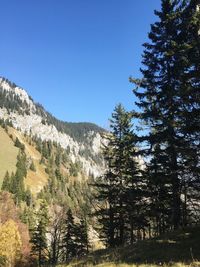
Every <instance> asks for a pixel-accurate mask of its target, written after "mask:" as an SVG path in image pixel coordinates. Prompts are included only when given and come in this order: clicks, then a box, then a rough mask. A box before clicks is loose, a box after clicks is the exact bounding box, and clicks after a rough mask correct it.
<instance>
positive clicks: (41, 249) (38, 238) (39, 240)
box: [30, 201, 49, 267]
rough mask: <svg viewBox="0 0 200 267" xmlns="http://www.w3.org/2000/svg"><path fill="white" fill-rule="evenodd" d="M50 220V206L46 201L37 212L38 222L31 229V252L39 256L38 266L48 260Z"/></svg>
mask: <svg viewBox="0 0 200 267" xmlns="http://www.w3.org/2000/svg"><path fill="white" fill-rule="evenodd" d="M48 222H49V216H48V208H47V204H46V202H45V201H42V203H41V204H40V209H39V211H38V212H37V223H36V225H35V227H34V228H33V229H32V230H31V240H30V242H31V244H32V247H31V254H32V255H35V256H37V260H38V266H39V267H40V266H42V265H43V264H44V263H45V262H46V261H47V226H48Z"/></svg>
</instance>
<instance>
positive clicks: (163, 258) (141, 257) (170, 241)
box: [70, 227, 200, 267]
mask: <svg viewBox="0 0 200 267" xmlns="http://www.w3.org/2000/svg"><path fill="white" fill-rule="evenodd" d="M198 261H200V227H193V228H188V229H185V230H182V231H177V232H174V233H168V234H166V235H164V236H162V237H159V238H156V239H151V240H144V241H140V242H138V243H137V244H135V245H134V246H127V247H123V248H122V247H121V248H120V247H119V248H115V249H105V250H98V251H95V252H93V253H91V254H89V255H88V256H87V257H86V258H84V259H82V260H80V261H79V262H76V263H75V262H74V264H73V263H72V264H71V265H70V266H74V267H75V266H76V267H82V266H95V265H98V264H101V266H104V265H103V264H105V265H106V263H108V262H113V263H114V264H116V265H117V264H128V265H134V264H135V265H136V266H137V265H140V264H157V265H158V266H159V265H160V266H164V265H165V264H166V265H168V266H175V263H179V262H182V263H185V264H188V265H190V264H191V266H198V267H200V265H199V264H198V263H196V264H195V265H194V264H192V263H194V262H198ZM110 266H115V265H110Z"/></svg>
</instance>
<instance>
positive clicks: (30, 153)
mask: <svg viewBox="0 0 200 267" xmlns="http://www.w3.org/2000/svg"><path fill="white" fill-rule="evenodd" d="M9 132H10V133H11V134H12V135H13V136H14V138H16V137H18V139H19V141H20V142H21V143H23V144H24V145H25V152H26V155H27V157H31V158H32V159H33V162H34V165H35V167H36V172H33V171H31V170H28V173H27V177H26V179H25V180H24V182H25V185H26V186H27V187H29V188H30V190H31V192H32V193H33V194H36V193H38V192H39V191H40V190H41V189H42V188H43V187H44V185H45V184H46V183H47V180H48V175H47V174H46V172H45V169H44V166H43V165H40V164H39V162H40V158H41V155H40V153H39V152H38V151H37V150H36V149H35V148H34V147H33V146H31V145H29V144H28V142H27V141H26V138H25V137H24V136H23V134H21V133H20V132H19V131H17V130H15V129H13V128H10V129H9Z"/></svg>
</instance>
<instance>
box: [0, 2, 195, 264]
mask: <svg viewBox="0 0 200 267" xmlns="http://www.w3.org/2000/svg"><path fill="white" fill-rule="evenodd" d="M161 2H162V5H161V11H155V14H156V16H157V21H156V22H155V23H154V24H152V25H151V30H150V32H149V34H148V38H149V41H148V42H147V43H145V44H144V52H143V55H142V68H141V77H140V78H134V77H130V82H131V83H132V84H133V87H134V88H133V94H134V97H135V99H137V100H136V103H135V108H133V110H131V111H127V110H126V109H125V108H124V107H123V105H122V104H118V105H117V106H116V107H115V109H114V111H113V113H112V116H111V119H110V132H105V131H102V138H103V139H104V142H103V144H102V146H103V148H102V154H103V157H104V161H105V171H104V174H103V175H102V176H100V177H98V178H96V179H94V177H92V175H91V176H90V177H84V174H83V172H82V168H81V164H80V163H79V162H75V163H73V162H72V161H71V160H70V159H69V157H68V155H69V151H67V150H64V149H62V148H61V147H60V146H59V145H58V144H56V143H52V142H50V141H41V140H40V139H37V137H30V136H25V138H26V140H27V142H29V143H30V144H31V145H32V146H34V147H35V148H36V149H37V151H38V152H39V153H40V155H41V160H40V164H43V165H44V166H45V171H46V173H47V174H48V177H49V178H48V182H47V184H46V185H45V186H44V188H43V189H42V190H41V191H40V192H39V193H37V194H35V195H34V194H32V192H31V190H30V188H26V186H25V184H24V180H25V179H26V175H27V169H31V170H32V172H34V171H35V170H36V166H35V164H34V161H32V160H30V159H27V156H26V151H25V147H24V145H23V143H22V142H20V140H19V139H18V138H13V137H12V136H11V138H13V142H14V144H15V146H16V147H17V148H19V155H18V157H17V165H16V173H12V174H10V173H9V172H7V173H6V175H5V178H4V181H3V184H2V192H1V193H0V198H1V201H0V217H1V226H0V237H1V238H0V266H56V265H57V264H61V263H63V264H65V263H66V264H68V263H69V262H70V261H71V260H73V259H76V258H80V257H83V256H85V255H87V254H88V253H89V252H90V251H91V250H93V246H92V242H91V241H92V240H91V237H90V235H91V232H92V231H93V232H94V231H95V232H96V233H97V234H98V238H99V239H98V240H99V243H101V244H102V247H104V248H114V249H115V248H117V247H125V246H127V245H129V246H132V245H133V244H135V243H138V242H139V241H141V240H146V239H152V238H156V237H159V236H161V235H163V234H166V233H169V234H170V233H172V232H173V231H177V230H180V229H184V228H185V227H188V226H189V227H191V226H192V225H198V224H199V222H200V163H199V162H200V161H199V159H200V89H199V88H200V3H199V1H198V0H185V1H182V0H172V1H170V0H162V1H161ZM11 101H12V99H11ZM16 101H18V100H17V99H15V101H14V102H16ZM2 105H4V106H5V105H7V104H5V103H2ZM9 105H10V104H9ZM19 105H21V103H20V104H19ZM5 107H6V108H8V109H9V106H5ZM39 110H40V112H42V111H43V108H42V107H39V106H38V112H39ZM52 122H53V123H54V124H55V123H57V122H55V120H54V117H53V116H51V115H48V116H47V117H45V118H44V123H52ZM1 124H2V126H3V127H4V128H5V131H8V128H9V127H10V126H9V123H8V122H7V123H6V122H1ZM57 127H58V129H60V130H62V131H64V132H66V133H68V134H70V135H71V136H73V137H74V138H77V139H79V140H81V136H82V131H83V132H84V131H87V128H88V127H89V128H90V129H91V127H92V129H93V130H94V131H95V130H96V126H94V125H83V124H76V125H74V124H65V123H62V122H58V125H57ZM97 130H99V129H97ZM75 136H76V137H75ZM63 169H66V170H67V172H66V173H63ZM80 177H81V179H79V178H80ZM83 177H84V179H83ZM2 203H4V204H2ZM6 210H7V211H9V212H5V211H6ZM8 242H9V243H10V244H11V245H12V250H8V249H7V248H8V245H7V243H8ZM11 245H10V246H9V247H11Z"/></svg>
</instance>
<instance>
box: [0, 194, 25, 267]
mask: <svg viewBox="0 0 200 267" xmlns="http://www.w3.org/2000/svg"><path fill="white" fill-rule="evenodd" d="M29 254H30V245H29V231H28V227H27V226H26V225H25V224H23V223H22V222H21V221H20V219H19V211H18V209H17V208H16V206H15V203H14V201H13V199H12V195H11V194H10V193H8V192H1V193H0V266H5V267H14V266H20V267H21V266H27V262H28V260H29Z"/></svg>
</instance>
